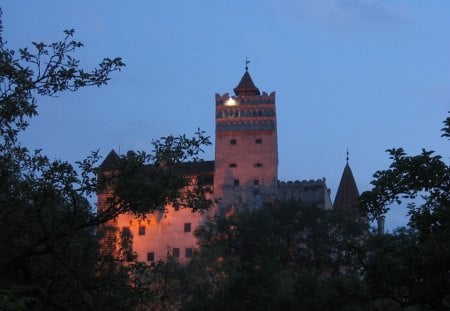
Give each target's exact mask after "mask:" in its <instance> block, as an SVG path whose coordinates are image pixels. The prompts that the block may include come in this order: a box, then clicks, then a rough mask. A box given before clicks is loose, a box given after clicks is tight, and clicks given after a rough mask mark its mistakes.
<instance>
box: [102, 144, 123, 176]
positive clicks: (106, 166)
mask: <svg viewBox="0 0 450 311" xmlns="http://www.w3.org/2000/svg"><path fill="white" fill-rule="evenodd" d="M119 165H120V157H119V155H118V154H117V153H116V151H115V150H114V149H113V150H111V152H110V153H108V155H107V156H106V158H105V160H103V162H102V164H100V169H101V170H102V171H109V170H112V169H115V168H117V167H119Z"/></svg>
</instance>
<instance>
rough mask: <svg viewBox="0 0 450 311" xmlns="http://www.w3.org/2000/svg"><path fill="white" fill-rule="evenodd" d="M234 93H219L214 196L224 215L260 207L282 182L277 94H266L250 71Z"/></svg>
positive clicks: (219, 209)
mask: <svg viewBox="0 0 450 311" xmlns="http://www.w3.org/2000/svg"><path fill="white" fill-rule="evenodd" d="M234 93H235V96H230V95H229V94H228V93H226V94H224V95H222V96H221V95H219V94H216V154H215V174H214V197H215V198H216V199H218V200H219V203H218V213H219V214H222V215H223V214H225V213H228V212H230V211H233V210H238V209H248V208H257V207H260V206H261V205H262V204H263V202H264V200H266V199H267V198H268V197H273V196H274V195H275V193H276V185H277V178H278V148H277V122H276V109H275V92H272V93H271V94H270V95H268V94H267V93H265V92H262V95H261V93H260V91H259V89H258V88H257V87H256V86H255V84H254V83H253V81H252V78H251V77H250V74H249V72H248V68H246V70H245V73H244V75H243V77H242V79H241V81H240V82H239V84H238V86H237V87H236V88H235V89H234Z"/></svg>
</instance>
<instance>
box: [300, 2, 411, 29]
mask: <svg viewBox="0 0 450 311" xmlns="http://www.w3.org/2000/svg"><path fill="white" fill-rule="evenodd" d="M292 5H295V6H296V10H295V12H296V13H297V14H300V16H301V17H302V18H308V19H310V20H313V21H315V22H320V23H327V24H330V23H331V24H335V25H340V26H364V25H366V26H369V25H377V24H386V23H402V22H406V21H408V20H410V18H411V13H412V10H411V8H410V7H409V6H407V5H406V3H400V2H395V3H394V2H393V1H389V2H388V1H381V0H303V1H298V2H296V3H295V2H293V3H292Z"/></svg>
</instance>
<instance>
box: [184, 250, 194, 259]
mask: <svg viewBox="0 0 450 311" xmlns="http://www.w3.org/2000/svg"><path fill="white" fill-rule="evenodd" d="M193 253H194V251H193V250H192V248H186V253H185V255H186V258H191V257H192V254H193Z"/></svg>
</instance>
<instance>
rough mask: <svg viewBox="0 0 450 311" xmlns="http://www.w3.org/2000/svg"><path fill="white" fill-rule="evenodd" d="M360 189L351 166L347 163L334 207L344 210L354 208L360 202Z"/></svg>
mask: <svg viewBox="0 0 450 311" xmlns="http://www.w3.org/2000/svg"><path fill="white" fill-rule="evenodd" d="M358 197H359V191H358V187H357V186H356V182H355V178H354V177H353V173H352V170H351V168H350V166H349V165H348V162H347V164H346V165H345V168H344V172H343V173H342V177H341V182H340V183H339V188H338V191H337V193H336V198H335V199H334V204H333V206H334V208H335V209H337V210H342V211H345V210H347V211H351V210H354V208H355V206H356V205H357V204H358Z"/></svg>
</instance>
